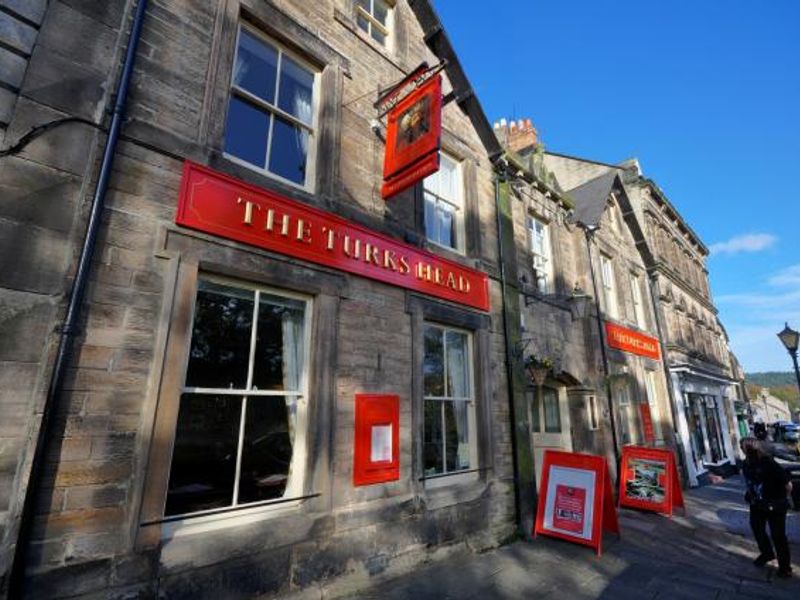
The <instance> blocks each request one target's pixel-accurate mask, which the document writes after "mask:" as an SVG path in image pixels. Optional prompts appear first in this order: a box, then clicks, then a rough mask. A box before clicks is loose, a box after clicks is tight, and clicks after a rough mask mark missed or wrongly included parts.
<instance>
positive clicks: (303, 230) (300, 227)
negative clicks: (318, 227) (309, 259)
mask: <svg viewBox="0 0 800 600" xmlns="http://www.w3.org/2000/svg"><path fill="white" fill-rule="evenodd" d="M297 241H298V242H303V243H304V244H310V243H311V225H310V224H309V223H306V222H305V221H303V219H297Z"/></svg>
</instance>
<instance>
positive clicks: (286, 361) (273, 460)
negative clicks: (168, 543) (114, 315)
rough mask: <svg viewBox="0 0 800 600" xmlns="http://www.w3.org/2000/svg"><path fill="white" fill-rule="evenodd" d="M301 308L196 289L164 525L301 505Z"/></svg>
mask: <svg viewBox="0 0 800 600" xmlns="http://www.w3.org/2000/svg"><path fill="white" fill-rule="evenodd" d="M309 304H310V303H309V301H308V300H307V299H304V298H301V297H297V296H294V295H288V294H284V293H280V292H276V291H273V290H268V289H264V288H258V287H249V286H244V285H239V284H234V283H230V282H226V281H222V280H216V279H210V278H204V279H201V280H200V281H199V284H198V289H197V295H196V298H195V307H194V317H193V325H192V334H191V344H190V349H189V358H188V366H187V370H186V378H185V382H184V385H183V388H182V390H181V395H180V406H179V411H178V422H177V428H176V432H175V443H174V449H173V453H172V462H171V467H170V474H169V485H168V490H167V500H166V508H165V511H164V512H165V514H166V515H167V516H173V515H183V514H187V513H199V512H205V511H214V509H225V508H231V507H238V506H247V505H253V504H257V503H268V502H269V501H274V500H278V499H281V498H285V497H295V496H299V495H300V492H301V483H302V482H301V478H302V475H303V464H304V448H302V444H300V443H298V440H304V439H305V427H306V419H305V415H306V403H307V398H306V394H307V392H306V380H307V375H306V369H307V365H308V358H307V355H306V353H307V342H306V332H307V330H308V322H309V317H310V308H309Z"/></svg>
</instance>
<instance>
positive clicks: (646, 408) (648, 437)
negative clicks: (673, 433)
mask: <svg viewBox="0 0 800 600" xmlns="http://www.w3.org/2000/svg"><path fill="white" fill-rule="evenodd" d="M639 413H640V414H641V415H642V427H643V428H644V439H645V441H646V442H647V443H648V444H652V443H653V442H655V441H656V433H655V430H654V429H653V415H651V414H650V405H649V404H647V403H642V404H640V405H639Z"/></svg>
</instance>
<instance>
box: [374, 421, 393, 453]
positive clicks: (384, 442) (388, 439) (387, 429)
mask: <svg viewBox="0 0 800 600" xmlns="http://www.w3.org/2000/svg"><path fill="white" fill-rule="evenodd" d="M369 460H370V462H388V461H391V460H392V426H391V424H389V425H373V426H372V444H371V449H370V457H369Z"/></svg>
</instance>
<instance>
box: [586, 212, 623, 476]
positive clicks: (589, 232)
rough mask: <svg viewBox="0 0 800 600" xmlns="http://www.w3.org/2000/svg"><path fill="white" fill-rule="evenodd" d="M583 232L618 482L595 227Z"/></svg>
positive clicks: (612, 404) (615, 440)
mask: <svg viewBox="0 0 800 600" xmlns="http://www.w3.org/2000/svg"><path fill="white" fill-rule="evenodd" d="M582 229H583V232H584V234H585V235H586V254H587V256H588V257H589V275H590V276H591V278H592V289H593V290H594V305H595V309H596V310H595V315H596V318H597V333H598V335H599V336H600V353H601V355H602V357H603V372H604V373H605V381H606V385H605V388H606V398H608V416H609V419H610V421H611V438H612V440H613V443H614V459H615V460H616V467H617V468H616V469H615V472H616V475H617V480H619V458H620V457H619V443H618V441H617V419H616V417H615V416H614V402H613V400H612V398H611V383H610V382H609V381H608V377H609V375H610V373H609V370H608V355H607V354H606V338H605V335H604V333H603V320H602V319H601V318H600V296H599V295H598V293H597V279H596V278H595V275H594V262H593V260H592V236H593V235H594V232H595V231H597V227H596V226H595V227H591V226H588V225H583V226H582Z"/></svg>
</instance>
